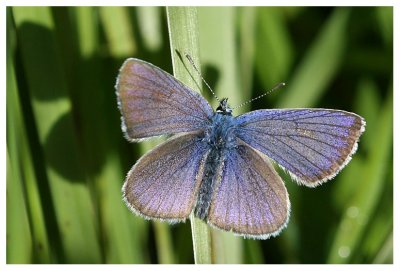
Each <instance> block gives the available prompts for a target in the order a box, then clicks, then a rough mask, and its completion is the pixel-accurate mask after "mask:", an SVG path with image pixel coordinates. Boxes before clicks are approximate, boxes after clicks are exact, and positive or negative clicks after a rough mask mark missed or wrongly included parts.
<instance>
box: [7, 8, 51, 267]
mask: <svg viewBox="0 0 400 271" xmlns="http://www.w3.org/2000/svg"><path fill="white" fill-rule="evenodd" d="M7 12H8V13H7V23H8V25H9V26H10V27H9V28H8V32H7V149H8V150H7V236H8V237H7V262H8V263H30V261H32V262H37V263H50V252H49V244H48V239H47V233H46V227H45V222H44V217H43V216H44V215H43V209H42V203H41V200H40V195H39V191H38V186H37V179H36V176H35V174H34V165H33V163H32V155H31V152H30V149H29V144H28V138H27V136H28V134H27V133H26V130H25V126H24V120H23V117H22V115H23V112H22V110H21V106H20V100H19V96H18V87H17V82H16V78H15V69H14V65H13V61H12V56H13V55H14V53H15V52H14V46H15V44H14V42H15V29H14V28H12V27H11V25H12V22H11V14H10V13H11V8H10V9H8V10H7ZM20 193H22V194H20ZM21 197H22V198H21ZM21 204H23V205H24V206H25V207H26V209H27V213H28V215H29V223H28V221H25V217H24V215H23V213H25V210H18V208H20V206H21ZM14 207H16V208H14ZM8 216H10V218H9V217H8ZM18 216H21V217H19V218H18V219H16V220H14V218H17V217H18ZM27 227H29V228H30V230H29V229H28V232H27V231H26V229H25V228H27ZM26 233H28V236H26ZM28 239H29V240H28ZM30 239H32V240H30ZM31 257H32V258H31Z"/></svg>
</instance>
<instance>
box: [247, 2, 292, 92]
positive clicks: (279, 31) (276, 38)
mask: <svg viewBox="0 0 400 271" xmlns="http://www.w3.org/2000/svg"><path fill="white" fill-rule="evenodd" d="M257 15H258V16H257V25H256V27H257V28H256V29H257V47H256V58H255V62H256V67H257V69H256V71H257V73H258V76H259V78H260V80H261V82H262V83H263V86H264V91H267V90H270V89H271V88H272V87H273V86H275V85H276V84H278V83H279V82H286V81H288V80H289V77H288V75H289V71H290V69H291V68H292V63H293V60H294V59H293V51H294V50H293V45H292V41H291V38H290V33H289V28H288V26H287V25H286V24H287V22H286V20H285V16H284V15H285V14H284V8H282V7H263V8H258V9H257ZM286 91H287V90H286V89H285V90H284V91H283V92H286Z"/></svg>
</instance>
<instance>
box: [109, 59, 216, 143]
mask: <svg viewBox="0 0 400 271" xmlns="http://www.w3.org/2000/svg"><path fill="white" fill-rule="evenodd" d="M115 88H116V94H117V99H118V107H119V109H120V112H121V115H122V117H121V119H122V130H123V132H124V134H125V137H126V138H127V139H128V140H130V141H139V140H142V139H145V138H149V137H154V136H160V135H164V134H176V133H182V132H191V131H197V130H201V129H204V128H205V127H206V125H207V124H208V123H209V118H210V117H211V116H212V114H213V110H212V108H211V107H210V105H209V104H208V102H207V101H206V100H205V99H204V98H203V97H202V96H201V95H200V94H199V93H197V92H195V91H193V90H191V89H190V88H188V87H187V86H185V85H184V84H183V83H181V82H180V81H178V80H177V79H176V78H175V77H173V76H172V75H170V74H169V73H167V72H165V71H163V70H161V69H160V68H158V67H156V66H154V65H152V64H150V63H147V62H145V61H142V60H139V59H135V58H129V59H127V60H126V61H125V62H124V64H123V65H122V67H121V69H120V71H119V74H118V79H117V83H116V86H115Z"/></svg>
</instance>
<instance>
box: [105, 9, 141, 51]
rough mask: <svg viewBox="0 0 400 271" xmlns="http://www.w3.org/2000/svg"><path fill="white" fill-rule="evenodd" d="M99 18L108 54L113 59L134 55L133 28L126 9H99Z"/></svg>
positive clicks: (135, 49)
mask: <svg viewBox="0 0 400 271" xmlns="http://www.w3.org/2000/svg"><path fill="white" fill-rule="evenodd" d="M100 18H101V20H102V23H103V26H104V32H105V34H106V38H107V41H108V44H109V48H110V53H111V55H113V56H115V57H125V56H127V55H128V56H129V55H134V54H135V53H136V51H137V48H136V47H137V46H136V43H135V40H134V39H133V37H134V33H133V28H132V25H131V23H130V20H129V13H128V9H127V8H126V7H100Z"/></svg>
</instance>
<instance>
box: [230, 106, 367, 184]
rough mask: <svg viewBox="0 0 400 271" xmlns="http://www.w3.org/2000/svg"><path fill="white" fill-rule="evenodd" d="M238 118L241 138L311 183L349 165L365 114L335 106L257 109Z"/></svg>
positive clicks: (326, 178) (295, 175) (325, 178)
mask: <svg viewBox="0 0 400 271" xmlns="http://www.w3.org/2000/svg"><path fill="white" fill-rule="evenodd" d="M237 120H238V127H237V130H236V133H237V136H238V137H239V138H240V139H241V140H243V141H244V142H246V143H247V144H249V145H250V146H252V147H253V148H255V149H257V150H259V151H260V152H262V153H264V154H266V155H267V156H268V157H270V158H271V159H272V160H274V161H275V162H276V163H278V165H279V166H281V167H282V168H284V169H285V170H287V171H288V172H289V173H290V175H291V177H292V178H293V179H295V180H296V181H297V182H299V183H300V184H304V185H306V186H310V187H314V186H317V185H319V184H321V183H323V182H326V181H327V180H330V179H332V178H333V177H334V176H336V174H337V173H338V172H339V171H340V170H341V169H342V168H343V167H344V166H346V164H347V163H348V162H349V161H350V159H351V156H352V155H353V154H354V153H355V151H356V150H357V142H358V140H359V137H360V135H361V134H362V133H363V132H364V130H365V121H364V119H363V118H362V117H360V116H358V115H356V114H354V113H350V112H346V111H341V110H332V109H272V110H256V111H252V112H250V113H246V114H244V115H241V116H238V117H237Z"/></svg>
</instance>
